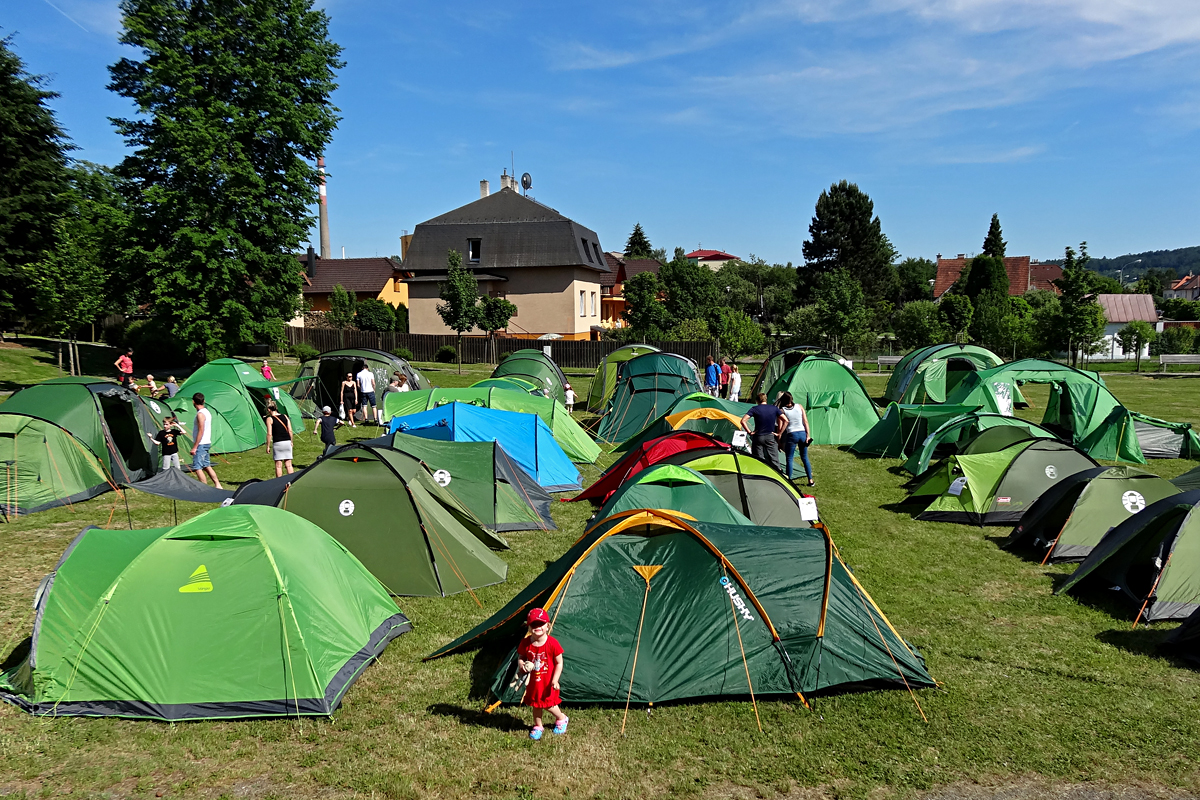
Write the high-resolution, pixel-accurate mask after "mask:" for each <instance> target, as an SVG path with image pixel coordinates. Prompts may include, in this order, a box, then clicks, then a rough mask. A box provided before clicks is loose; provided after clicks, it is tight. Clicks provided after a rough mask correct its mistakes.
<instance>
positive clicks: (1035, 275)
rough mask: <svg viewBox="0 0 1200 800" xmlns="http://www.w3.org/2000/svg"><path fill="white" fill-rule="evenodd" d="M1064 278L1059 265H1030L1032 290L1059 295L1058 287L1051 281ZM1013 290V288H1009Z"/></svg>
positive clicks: (1030, 285)
mask: <svg viewBox="0 0 1200 800" xmlns="http://www.w3.org/2000/svg"><path fill="white" fill-rule="evenodd" d="M1061 277H1062V267H1060V266H1059V265H1058V264H1030V265H1029V288H1030V289H1045V290H1047V291H1050V292H1054V293H1055V294H1058V293H1059V291H1058V287H1057V286H1055V285H1054V284H1053V283H1052V282H1051V281H1056V280H1058V279H1059V278H1061ZM1009 288H1011V287H1009Z"/></svg>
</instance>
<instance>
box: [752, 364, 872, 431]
mask: <svg viewBox="0 0 1200 800" xmlns="http://www.w3.org/2000/svg"><path fill="white" fill-rule="evenodd" d="M783 392H791V393H792V397H793V399H794V400H795V401H796V403H797V404H799V405H802V406H804V410H805V411H806V412H807V414H808V424H809V427H810V428H811V430H809V431H808V438H810V439H812V440H813V441H814V442H815V443H816V444H854V443H855V442H857V441H858V440H859V439H861V438H862V437H863V434H865V433H866V432H867V431H869V430H871V428H873V427H874V426H875V424H876V423H877V422H879V409H878V408H876V407H875V403H874V402H873V401H872V400H871V397H870V395H868V394H867V389H866V387H865V386H863V382H862V380H861V379H859V377H858V374H857V373H855V371H854V370H853V369H852V368H850V367H848V366H846V365H845V364H843V363H842V362H841V361H839V360H838V359H836V358H831V357H829V356H809V357H807V358H805V359H804V360H803V361H801V362H800V363H799V364H797V365H796V366H794V367H792V368H791V369H789V370H788V371H787V372H785V373H783V375H781V376H779V378H778V379H777V380H776V381H775V382H774V383H772V384H770V388H769V389H767V401H768V402H771V403H774V402H776V401H777V400H778V399H779V395H780V394H782V393H783Z"/></svg>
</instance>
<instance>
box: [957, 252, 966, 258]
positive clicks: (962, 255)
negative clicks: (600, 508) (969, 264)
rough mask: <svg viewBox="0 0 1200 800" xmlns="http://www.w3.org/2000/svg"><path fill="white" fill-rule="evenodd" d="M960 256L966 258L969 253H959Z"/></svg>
mask: <svg viewBox="0 0 1200 800" xmlns="http://www.w3.org/2000/svg"><path fill="white" fill-rule="evenodd" d="M958 257H959V258H966V257H967V254H966V253H959V254H958Z"/></svg>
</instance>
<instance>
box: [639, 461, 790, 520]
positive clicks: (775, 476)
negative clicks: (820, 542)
mask: <svg viewBox="0 0 1200 800" xmlns="http://www.w3.org/2000/svg"><path fill="white" fill-rule="evenodd" d="M660 463H663V464H675V465H677V466H685V467H687V468H688V469H691V470H695V471H696V472H699V473H700V474H701V475H703V476H704V477H705V478H707V479H708V480H709V482H710V483H712V485H713V486H714V487H715V488H716V490H717V491H718V492H720V493H721V496H722V497H724V498H725V500H726V502H728V503H729V504H730V505H731V506H733V507H734V508H735V509H737V510H738V511H739V512H741V514H742V515H743V516H745V517H748V518H749V519H750V520H751V521H752V522H753V523H754V524H755V525H767V526H770V527H774V528H808V527H811V524H812V523H810V522H809V521H808V520H805V519H804V518H803V517H802V516H801V514H800V498H801V497H802V495H801V494H800V492H799V491H797V490H796V487H795V486H793V485H792V484H791V483H790V482H789V481H788V479H787V478H785V477H783V476H782V475H781V474H779V472H778V470H774V469H772V468H771V467H770V466H768V465H767V464H764V463H763V462H761V461H759V460H758V459H757V458H754V457H752V456H748V455H743V454H741V453H737V452H733V451H731V450H725V449H720V448H699V449H696V450H687V451H683V452H679V453H675V454H674V455H671V456H667V457H666V458H664V459H662V461H661V462H660ZM635 477H636V476H635ZM685 510H686V509H685Z"/></svg>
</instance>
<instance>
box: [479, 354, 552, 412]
mask: <svg viewBox="0 0 1200 800" xmlns="http://www.w3.org/2000/svg"><path fill="white" fill-rule="evenodd" d="M551 347H553V345H551ZM491 377H493V378H523V379H525V380H527V381H530V382H532V383H536V384H537V385H538V386H539V387H541V389H542V391H543V392H545V393H546V397H549V398H552V399H554V400H557V401H558V402H560V403H565V402H567V394H566V390H565V389H564V388H563V384H565V383H567V377H566V376H565V375H563V371H562V370H561V369H559V368H558V364H555V363H554V359H552V358H550V356H548V355H546V354H545V353H543V352H542V351H541V350H533V349H527V350H515V351H513V352H511V353H509V354H508V355H507V356H505V357H504V360H503V361H501V362H500V364H499V365H498V366H497V367H496V368H495V369H494V370H492V375H491Z"/></svg>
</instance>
